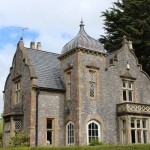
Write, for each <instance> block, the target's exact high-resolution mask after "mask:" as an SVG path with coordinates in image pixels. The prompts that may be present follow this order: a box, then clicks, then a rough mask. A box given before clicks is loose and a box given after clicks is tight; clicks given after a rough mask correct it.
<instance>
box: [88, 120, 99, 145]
mask: <svg viewBox="0 0 150 150" xmlns="http://www.w3.org/2000/svg"><path fill="white" fill-rule="evenodd" d="M92 123H94V124H96V125H97V126H98V140H99V141H101V127H100V124H99V123H98V122H97V121H95V120H91V121H89V122H88V123H87V144H88V145H89V144H90V143H89V125H90V124H92Z"/></svg>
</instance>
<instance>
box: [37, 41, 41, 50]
mask: <svg viewBox="0 0 150 150" xmlns="http://www.w3.org/2000/svg"><path fill="white" fill-rule="evenodd" d="M36 49H37V50H41V42H37V47H36Z"/></svg>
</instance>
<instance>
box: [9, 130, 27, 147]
mask: <svg viewBox="0 0 150 150" xmlns="http://www.w3.org/2000/svg"><path fill="white" fill-rule="evenodd" d="M9 144H10V146H29V136H28V135H27V134H26V133H21V132H18V133H16V134H15V136H12V137H10V141H9Z"/></svg>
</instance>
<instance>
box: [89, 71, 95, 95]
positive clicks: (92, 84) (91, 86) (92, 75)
mask: <svg viewBox="0 0 150 150" xmlns="http://www.w3.org/2000/svg"><path fill="white" fill-rule="evenodd" d="M95 85H96V77H95V72H94V71H91V70H90V71H89V94H90V97H95V88H96V86H95Z"/></svg>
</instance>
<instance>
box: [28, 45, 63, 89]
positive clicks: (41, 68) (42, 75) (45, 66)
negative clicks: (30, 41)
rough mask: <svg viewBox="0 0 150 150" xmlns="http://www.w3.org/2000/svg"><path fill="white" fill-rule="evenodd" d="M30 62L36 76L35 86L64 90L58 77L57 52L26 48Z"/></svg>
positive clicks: (58, 62) (58, 63)
mask: <svg viewBox="0 0 150 150" xmlns="http://www.w3.org/2000/svg"><path fill="white" fill-rule="evenodd" d="M26 50H27V54H28V57H29V59H30V64H31V65H32V66H33V67H34V69H35V73H36V76H37V86H39V87H43V88H50V89H59V90H64V86H63V84H62V82H61V78H60V61H59V60H58V59H57V57H58V56H59V54H55V53H51V52H46V51H41V50H36V49H29V48H26Z"/></svg>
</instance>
